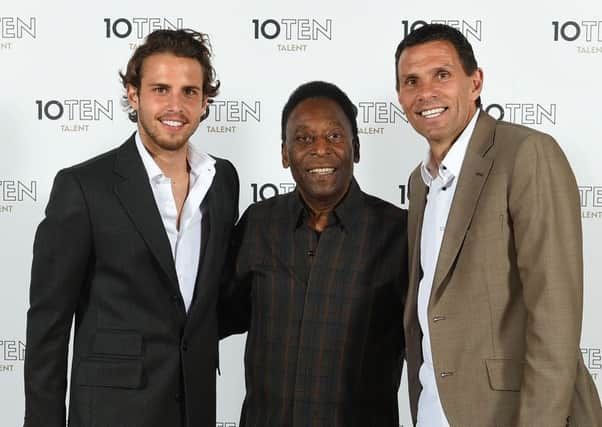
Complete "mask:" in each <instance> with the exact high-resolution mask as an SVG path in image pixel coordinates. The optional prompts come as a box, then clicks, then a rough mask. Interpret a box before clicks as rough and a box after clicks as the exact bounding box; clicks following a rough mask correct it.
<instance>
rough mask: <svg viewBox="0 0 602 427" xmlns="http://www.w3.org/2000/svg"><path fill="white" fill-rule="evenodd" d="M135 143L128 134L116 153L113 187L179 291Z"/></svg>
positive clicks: (167, 242) (168, 246) (171, 259)
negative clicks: (115, 179) (114, 182)
mask: <svg viewBox="0 0 602 427" xmlns="http://www.w3.org/2000/svg"><path fill="white" fill-rule="evenodd" d="M135 144H136V143H135V140H134V137H133V136H132V137H130V139H129V140H128V141H127V142H126V143H125V144H124V145H122V149H121V150H120V151H119V153H118V154H117V159H116V161H115V173H116V174H118V175H120V176H121V177H123V178H124V180H123V181H121V182H119V183H117V184H116V185H115V188H114V191H115V194H116V195H117V198H118V199H119V201H120V202H121V204H122V205H123V207H124V209H125V210H126V211H127V213H128V215H129V217H130V218H131V220H132V222H133V223H134V226H135V227H136V228H137V229H138V232H139V233H140V235H141V236H142V238H143V239H144V241H145V242H146V244H147V246H148V248H149V250H150V252H151V253H152V254H153V256H154V257H155V259H156V260H157V262H158V263H159V265H160V266H161V269H162V270H163V271H164V272H165V274H166V275H167V277H168V278H169V282H170V284H171V285H172V287H173V290H177V291H178V292H179V289H180V288H179V285H178V278H177V274H176V268H175V265H174V262H173V256H172V253H171V247H170V244H169V239H168V237H167V234H166V232H165V227H164V226H163V222H162V221H161V214H160V213H159V210H158V208H157V204H156V203H155V198H154V196H153V193H152V190H151V187H150V183H149V182H148V175H147V173H146V170H145V169H144V164H143V163H142V159H141V158H140V155H139V154H138V150H137V149H136V145H135ZM134 267H135V266H134Z"/></svg>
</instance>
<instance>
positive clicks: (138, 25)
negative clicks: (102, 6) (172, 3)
mask: <svg viewBox="0 0 602 427" xmlns="http://www.w3.org/2000/svg"><path fill="white" fill-rule="evenodd" d="M103 23H104V36H105V38H107V39H118V40H127V42H128V46H129V48H130V49H132V50H133V49H136V48H137V47H138V44H139V43H141V42H142V39H144V38H145V37H146V36H147V35H149V34H150V33H152V32H153V31H156V30H179V29H182V28H185V27H184V18H175V17H171V18H157V17H135V18H124V17H113V18H104V19H103Z"/></svg>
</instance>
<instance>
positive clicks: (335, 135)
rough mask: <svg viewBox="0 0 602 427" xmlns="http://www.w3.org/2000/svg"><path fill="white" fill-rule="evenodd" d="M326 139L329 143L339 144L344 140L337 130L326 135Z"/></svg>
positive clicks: (341, 133)
mask: <svg viewBox="0 0 602 427" xmlns="http://www.w3.org/2000/svg"><path fill="white" fill-rule="evenodd" d="M327 138H328V140H329V141H330V142H341V141H343V139H344V135H343V132H340V131H338V130H335V131H332V132H330V133H329V134H328V135H327Z"/></svg>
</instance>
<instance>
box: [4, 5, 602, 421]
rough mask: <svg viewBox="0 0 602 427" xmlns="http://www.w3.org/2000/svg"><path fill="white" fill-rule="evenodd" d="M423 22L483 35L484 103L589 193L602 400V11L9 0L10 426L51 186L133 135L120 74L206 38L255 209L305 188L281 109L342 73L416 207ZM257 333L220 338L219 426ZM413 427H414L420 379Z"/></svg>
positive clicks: (389, 196)
mask: <svg viewBox="0 0 602 427" xmlns="http://www.w3.org/2000/svg"><path fill="white" fill-rule="evenodd" d="M425 22H441V23H447V24H449V25H452V26H454V27H456V28H458V29H459V30H460V31H462V32H463V33H464V34H465V35H466V37H467V38H468V40H469V41H470V42H471V43H472V45H473V48H474V50H475V54H476V56H477V59H478V61H479V65H480V66H481V67H482V68H483V70H484V75H485V83H484V91H483V94H482V100H483V104H484V108H485V109H486V110H487V111H488V112H489V114H491V115H492V116H493V117H496V118H503V119H504V120H508V121H511V122H514V123H520V124H524V125H527V126H530V127H534V128H536V129H539V130H541V131H544V132H547V133H550V134H552V135H553V136H554V137H555V138H556V139H557V140H558V141H559V143H560V145H561V146H562V148H563V149H564V151H565V153H566V155H567V157H568V159H569V161H570V162H571V165H572V167H573V169H574V171H575V174H576V176H577V180H578V184H579V190H580V194H581V206H582V221H583V233H584V253H585V291H584V296H585V302H584V314H583V333H582V340H581V347H582V354H583V359H584V361H585V364H586V366H587V367H588V368H589V370H590V372H591V373H592V376H593V377H594V380H595V382H596V385H597V386H598V388H599V389H600V390H602V386H601V384H602V379H600V373H601V370H602V351H601V347H602V329H601V328H600V326H599V325H601V324H602V314H601V313H602V310H601V308H602V307H601V303H602V263H600V255H599V251H600V245H601V244H602V169H601V168H600V161H601V159H602V120H600V118H599V117H598V116H599V114H598V113H597V111H598V110H599V101H600V96H601V95H602V90H601V89H602V83H601V79H600V73H601V70H602V6H601V5H600V2H599V0H582V1H577V2H566V1H565V2H557V4H555V3H553V4H548V5H546V6H545V7H540V6H536V5H531V4H529V3H525V2H518V1H507V2H504V4H503V5H501V4H499V5H498V4H494V3H491V4H487V5H485V4H484V3H482V2H479V3H477V2H471V1H468V0H460V1H456V2H447V3H445V4H441V3H439V4H431V3H428V2H423V3H421V4H418V3H416V2H414V3H411V2H400V1H392V0H390V1H372V2H366V1H355V0H351V1H350V0H345V1H343V0H336V1H329V2H327V1H323V0H322V1H315V0H306V1H303V2H284V1H265V0H264V1H253V2H250V1H243V0H237V1H228V0H222V1H220V2H194V1H177V0H172V1H170V2H142V1H131V2H122V1H119V2H117V1H104V2H94V3H89V4H88V3H86V2H67V1H54V2H42V1H7V2H3V4H2V6H1V7H0V76H1V79H0V81H1V82H2V90H1V95H0V115H1V117H2V119H1V121H0V123H1V124H0V129H1V134H0V147H1V150H0V280H1V283H2V293H1V294H0V395H1V399H0V402H1V403H0V408H1V410H0V425H2V426H18V425H20V424H21V423H22V420H23V407H24V401H23V360H24V355H25V352H26V351H27V343H26V342H25V318H26V310H27V307H28V288H29V269H30V264H31V254H32V243H33V236H34V232H35V229H36V227H37V225H38V223H39V222H40V221H41V219H42V217H43V211H44V207H45V205H46V203H47V201H48V196H49V192H50V188H51V185H52V179H53V177H54V175H55V174H56V172H57V171H58V170H59V169H61V168H63V167H66V166H69V165H73V164H75V163H78V162H81V161H82V160H85V159H87V158H89V157H92V156H94V155H96V154H98V153H101V152H103V151H106V150H108V149H110V148H113V147H115V146H117V145H119V144H121V143H122V142H123V141H124V140H125V139H126V138H127V137H128V136H129V135H130V134H131V133H132V132H133V131H134V129H135V128H134V125H133V124H132V123H130V122H129V121H128V119H127V115H126V113H125V112H124V111H123V109H122V107H121V105H120V98H121V96H122V89H121V87H120V84H119V78H118V71H120V70H124V69H125V65H126V63H127V61H128V59H129V57H130V56H131V54H132V53H133V50H134V49H135V48H136V46H137V45H139V44H140V43H142V41H143V39H144V37H145V36H146V35H147V34H148V33H149V32H151V31H153V30H155V29H159V28H192V29H196V30H198V31H202V32H206V33H208V34H209V36H210V38H211V43H212V45H213V49H214V54H215V56H214V65H215V68H216V71H217V73H218V77H219V79H220V80H221V82H222V88H221V91H220V94H219V96H218V97H217V98H216V100H215V103H214V104H213V105H212V106H211V114H210V116H209V118H208V119H207V120H206V121H205V122H203V123H202V124H201V126H200V127H199V129H198V131H197V132H196V134H195V135H194V136H193V142H194V144H196V145H198V146H199V147H201V148H202V149H203V150H205V151H207V152H209V153H212V154H214V155H216V156H219V157H225V158H228V159H230V160H231V161H232V162H233V163H234V165H235V166H236V167H237V169H238V173H239V175H240V189H241V194H240V210H241V212H242V211H243V210H244V209H245V208H246V207H247V206H248V205H249V204H250V203H252V202H254V201H258V200H262V199H265V198H268V197H272V196H273V195H275V194H282V193H286V192H289V191H291V190H292V189H293V188H294V183H293V180H292V178H291V176H290V173H289V171H288V170H285V169H283V168H282V166H281V161H280V114H281V109H282V107H283V105H284V102H285V101H286V99H287V97H288V95H289V94H290V93H291V91H292V90H293V89H295V88H296V87H297V86H298V85H299V84H301V83H303V82H307V81H310V80H326V81H330V82H333V83H335V84H337V85H339V86H340V87H341V88H342V89H343V90H345V91H346V92H347V93H348V94H349V96H350V97H351V99H352V100H353V101H354V103H355V104H356V105H357V107H358V109H359V115H358V123H359V128H360V140H361V162H360V163H359V164H358V165H357V166H356V177H357V179H358V182H359V183H360V185H361V187H362V188H363V190H364V191H366V192H369V193H373V194H375V195H377V196H379V197H381V198H384V199H386V200H389V201H390V202H392V203H395V204H397V205H399V206H402V207H407V198H406V183H407V179H408V175H409V172H410V171H411V170H412V169H413V168H414V167H415V165H416V164H418V162H419V161H420V160H421V159H422V158H423V156H424V154H425V152H426V150H427V145H426V143H425V141H424V140H423V139H422V138H421V137H420V136H418V135H417V134H416V133H415V132H414V131H413V130H412V128H411V126H410V125H409V123H408V121H407V119H406V117H405V115H404V113H403V112H402V111H401V108H400V106H399V104H398V102H397V97H396V93H395V74H394V72H395V71H394V70H395V67H394V65H395V64H394V51H395V47H396V46H397V44H398V43H399V41H400V40H401V39H402V38H403V37H404V36H405V35H406V34H407V33H408V32H409V31H411V30H412V29H414V28H416V27H418V26H420V25H423V24H424V23H425ZM243 350H244V336H236V337H231V338H228V339H226V340H225V341H223V342H222V343H221V351H220V353H221V371H222V373H221V376H220V377H219V379H218V384H217V389H218V408H217V410H218V423H217V426H222V427H226V426H227V427H235V426H237V424H238V418H239V411H240V407H241V402H242V398H243V394H244V372H243ZM399 402H400V424H402V425H404V426H409V425H410V415H409V409H408V399H407V392H406V383H405V379H404V381H403V383H402V385H401V388H400V391H399Z"/></svg>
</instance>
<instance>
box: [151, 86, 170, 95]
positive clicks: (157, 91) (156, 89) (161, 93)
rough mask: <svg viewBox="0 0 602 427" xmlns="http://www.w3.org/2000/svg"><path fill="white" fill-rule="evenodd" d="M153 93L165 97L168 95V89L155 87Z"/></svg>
mask: <svg viewBox="0 0 602 427" xmlns="http://www.w3.org/2000/svg"><path fill="white" fill-rule="evenodd" d="M153 92H155V93H158V94H159V95H164V94H166V93H167V88H166V87H165V86H155V87H154V88H153Z"/></svg>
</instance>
